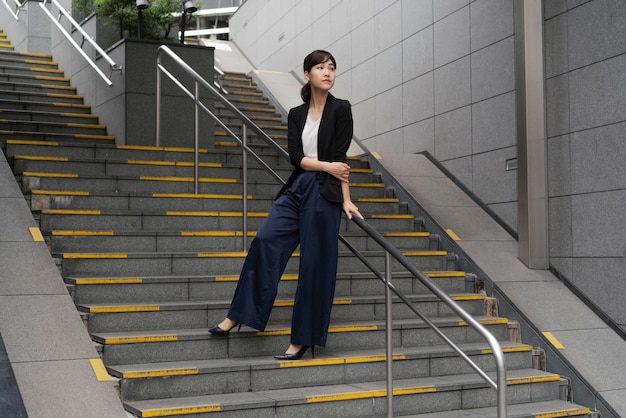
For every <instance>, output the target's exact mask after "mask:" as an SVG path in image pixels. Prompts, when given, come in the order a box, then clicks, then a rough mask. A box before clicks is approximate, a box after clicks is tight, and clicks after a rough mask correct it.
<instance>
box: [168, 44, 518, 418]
mask: <svg viewBox="0 0 626 418" xmlns="http://www.w3.org/2000/svg"><path fill="white" fill-rule="evenodd" d="M161 53H166V54H168V55H169V56H170V57H171V58H172V59H173V60H174V61H175V62H176V64H178V65H179V66H180V68H182V69H183V70H184V71H185V72H186V73H187V74H188V75H190V76H191V77H193V78H194V82H195V91H194V93H192V92H190V91H189V90H188V89H187V88H186V87H185V86H183V85H182V83H181V82H180V81H179V80H177V79H176V78H175V77H174V76H173V75H172V74H171V73H170V72H168V71H167V70H166V69H165V68H164V67H163V66H162V64H161ZM160 72H163V73H164V74H166V75H167V76H168V77H169V78H170V79H171V80H172V81H173V82H174V83H175V84H176V85H177V86H178V87H179V88H181V89H182V90H183V91H184V92H185V93H186V94H187V96H188V97H190V98H191V99H193V100H194V102H195V105H196V106H195V107H196V112H195V126H196V128H195V136H196V137H195V141H194V142H195V161H194V166H195V169H194V171H195V184H196V193H197V184H198V153H199V149H198V109H202V110H204V111H205V112H206V113H207V114H209V115H210V116H211V117H212V118H213V119H214V120H215V121H216V122H217V123H218V124H220V126H221V127H222V128H223V129H225V130H226V132H227V133H228V134H229V135H230V136H231V137H233V138H235V139H236V140H237V141H238V142H239V143H240V144H241V146H242V149H243V154H242V156H243V167H242V171H243V173H242V178H243V190H244V192H243V196H242V200H243V203H242V206H243V211H242V213H243V223H244V228H243V229H244V231H243V238H244V239H243V242H244V251H245V250H246V245H247V244H246V237H247V224H246V219H245V218H246V214H247V209H246V208H247V206H246V201H247V193H246V190H247V174H246V171H247V170H246V156H248V155H250V156H252V157H253V158H255V159H256V160H257V161H258V162H259V163H261V165H262V166H263V167H264V168H265V169H266V170H268V171H269V172H270V173H271V174H272V175H273V176H274V177H275V178H276V179H277V180H278V181H279V182H281V183H283V184H284V183H285V181H284V180H283V179H282V178H281V177H280V176H279V175H278V174H276V172H275V171H274V170H272V168H271V167H269V166H268V165H267V164H266V163H265V162H264V161H262V159H261V158H260V157H259V156H258V155H257V154H256V153H255V152H254V151H253V150H252V149H250V148H249V147H248V145H247V130H248V129H252V131H253V132H254V133H255V134H257V135H258V136H259V138H261V139H262V140H264V141H265V142H266V143H267V144H268V145H270V146H271V147H272V148H274V150H275V151H276V152H277V153H278V155H279V156H281V157H283V158H285V159H286V160H287V161H289V154H288V153H287V152H286V151H285V150H284V149H283V148H281V147H280V145H278V144H277V143H276V142H275V141H274V140H272V139H271V138H270V137H269V136H268V135H267V134H266V133H265V132H263V131H262V130H261V129H260V128H259V127H258V126H257V125H256V124H254V123H253V122H252V121H251V120H250V119H249V118H248V117H247V116H246V115H245V114H243V112H241V111H240V110H239V109H237V108H236V107H235V106H234V105H233V104H232V103H230V101H228V100H227V99H226V98H225V97H223V96H222V95H221V94H220V93H219V92H218V91H217V90H216V89H215V88H214V87H213V86H212V85H211V84H210V83H208V82H207V81H206V80H204V79H203V78H202V77H201V76H200V75H199V74H198V73H197V72H196V71H195V70H193V69H192V68H191V67H190V66H189V65H188V64H187V63H185V62H184V61H183V60H182V59H181V58H180V57H179V56H178V55H176V54H175V53H174V52H173V51H172V50H171V49H170V48H168V47H167V46H164V45H162V46H160V47H159V48H158V49H157V119H156V124H157V132H156V133H157V144H156V145H157V146H160V132H159V131H160V112H161V111H160V107H161V105H160V95H161V86H160V84H161V80H160V79H161V77H160ZM199 85H202V86H203V87H205V88H206V89H207V90H209V92H211V94H212V95H213V97H214V98H215V99H217V100H218V101H219V102H220V103H222V104H223V105H224V106H225V107H226V108H227V109H229V110H230V111H231V112H233V113H234V114H235V116H236V117H237V118H239V120H241V122H242V131H243V135H242V136H243V138H239V137H238V136H237V135H236V134H235V133H233V132H232V131H231V130H230V129H229V128H228V127H226V125H224V124H223V123H222V122H221V121H220V120H219V118H218V117H217V116H216V115H215V114H214V113H213V112H211V111H210V110H209V109H208V108H207V107H206V106H205V105H204V104H202V103H201V102H200V99H199V96H198V86H199ZM352 221H353V222H354V223H355V224H357V226H359V227H360V228H361V229H362V230H363V231H364V232H365V233H366V234H367V235H369V236H370V237H372V238H373V239H374V240H375V241H376V242H377V243H378V244H379V245H380V246H381V247H382V248H383V249H384V250H385V274H382V273H380V272H379V271H377V269H376V268H375V267H374V266H373V265H372V264H371V263H370V262H369V261H368V260H367V258H366V257H365V256H364V255H363V254H361V252H360V251H359V250H358V249H356V248H355V247H354V246H353V245H352V244H351V243H350V242H349V241H347V240H346V239H345V238H344V237H343V236H342V235H341V234H339V240H340V241H341V242H342V243H343V244H344V245H345V246H346V247H347V248H348V249H349V250H350V251H351V252H352V253H353V254H354V255H355V256H356V257H357V258H358V259H359V260H360V261H361V262H362V263H363V264H364V265H365V266H366V267H367V268H368V269H369V270H370V271H372V272H373V273H374V275H375V276H376V277H377V278H378V279H380V280H381V281H382V282H384V283H385V295H386V298H385V307H386V315H385V316H386V323H387V326H386V331H385V332H386V352H387V356H386V361H387V414H388V416H389V417H392V416H393V408H392V405H393V403H392V402H393V373H392V362H393V352H392V351H393V347H392V339H391V334H392V326H391V325H392V315H391V303H392V300H391V293H394V294H395V295H396V296H397V297H398V298H399V299H400V300H401V301H402V302H403V303H404V304H406V305H407V306H408V307H409V309H411V310H412V311H413V312H414V313H415V314H416V315H417V316H419V317H420V318H421V319H422V320H423V321H424V323H426V324H427V325H428V326H429V327H430V328H432V330H433V331H434V332H435V333H436V334H437V335H438V336H439V337H440V338H441V339H442V340H443V341H444V342H445V343H446V344H448V345H449V346H450V347H451V348H452V349H453V350H454V351H455V352H456V353H457V354H458V355H459V356H460V357H461V358H462V359H463V360H464V361H465V362H466V363H468V364H469V366H470V367H471V368H472V369H474V371H475V372H476V373H478V375H479V376H480V377H481V378H482V379H483V380H485V381H486V382H487V383H488V384H489V386H491V387H492V388H493V389H494V390H495V391H496V393H497V416H498V418H505V417H506V410H507V405H506V367H505V364H504V353H503V351H502V347H501V346H500V343H499V342H498V340H497V339H496V338H495V337H494V336H493V335H492V334H491V333H490V332H489V331H487V329H486V328H485V327H484V326H483V325H482V324H481V323H480V322H478V321H477V320H476V319H474V318H473V317H472V316H471V315H470V314H469V313H467V312H466V311H465V310H464V309H463V308H462V307H461V306H460V305H459V304H458V303H457V302H456V301H454V299H452V298H451V297H450V296H449V295H448V294H447V293H445V292H444V291H442V290H441V289H439V287H437V285H436V284H435V283H434V282H433V281H432V280H431V279H430V278H429V277H428V276H426V275H425V274H424V273H423V272H422V271H421V270H420V269H418V268H417V267H416V266H415V265H414V264H413V263H411V261H410V260H408V259H407V258H406V257H405V256H404V255H403V254H402V253H401V252H400V251H399V250H398V249H397V248H396V247H395V246H393V245H392V244H391V243H389V242H388V241H387V240H386V239H385V238H384V237H383V236H382V235H380V233H378V232H377V231H376V230H375V229H374V228H372V227H371V226H370V225H369V224H368V223H367V222H365V220H363V219H360V218H357V217H356V216H353V217H352ZM392 257H393V258H394V259H396V260H397V261H398V262H399V263H400V264H401V265H402V266H403V267H404V268H406V269H407V270H408V271H409V272H410V273H411V274H413V276H415V277H416V278H417V279H418V280H419V281H420V282H422V284H424V286H426V287H427V288H428V289H429V290H430V291H431V292H432V293H433V294H434V295H435V296H437V297H438V298H439V299H440V300H441V301H443V302H444V303H445V304H446V305H448V307H450V308H451V309H452V310H453V311H454V312H455V313H456V314H457V315H458V316H459V317H460V318H461V319H463V320H464V321H465V322H466V323H467V325H468V326H469V327H471V328H472V329H474V330H475V331H476V332H478V333H479V334H480V335H481V336H482V337H483V338H484V339H485V340H486V341H487V343H488V345H489V347H490V348H491V352H492V354H493V356H494V358H495V363H496V381H495V382H494V380H493V379H492V378H491V377H489V376H488V375H487V373H486V372H485V371H483V370H482V369H481V368H480V366H478V365H477V364H476V363H475V362H474V361H473V360H472V359H471V358H469V356H468V355H467V354H465V353H464V352H463V350H462V349H461V348H460V347H459V346H458V345H457V344H455V343H454V342H453V341H452V340H451V339H450V338H449V337H448V336H446V335H445V334H444V333H443V331H441V330H440V329H439V327H437V325H435V324H434V323H433V322H432V321H431V320H430V319H429V318H427V317H426V316H425V315H424V314H422V313H421V312H420V311H419V310H418V309H417V308H416V307H415V305H414V304H413V302H411V301H410V300H409V299H408V298H407V297H406V295H404V293H403V292H401V291H400V290H398V289H396V288H395V286H394V285H393V283H392V282H391V278H392V277H391V275H392V273H391V258H392Z"/></svg>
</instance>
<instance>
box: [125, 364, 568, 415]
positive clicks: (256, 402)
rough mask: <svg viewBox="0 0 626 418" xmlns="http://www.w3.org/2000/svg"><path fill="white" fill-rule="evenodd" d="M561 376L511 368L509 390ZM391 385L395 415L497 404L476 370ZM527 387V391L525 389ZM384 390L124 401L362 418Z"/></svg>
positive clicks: (150, 410) (334, 388) (380, 385)
mask: <svg viewBox="0 0 626 418" xmlns="http://www.w3.org/2000/svg"><path fill="white" fill-rule="evenodd" d="M559 379H560V377H559V376H558V375H555V374H552V373H546V372H541V371H537V370H531V369H525V370H514V371H511V372H509V373H507V384H508V386H509V387H510V390H516V392H519V393H520V396H519V399H516V402H517V403H528V402H531V401H541V400H549V399H550V398H549V396H550V395H552V394H554V393H555V392H558V381H559ZM458 382H462V383H458ZM533 383H535V384H536V385H539V386H541V387H542V388H545V390H544V391H542V392H540V393H538V394H537V396H536V397H535V399H531V396H530V390H528V389H527V388H525V387H528V386H529V385H531V384H533ZM393 391H394V414H397V415H406V414H407V413H411V412H413V411H414V410H415V409H416V405H422V406H425V408H424V409H425V410H430V411H432V412H437V411H441V410H442V409H443V408H446V409H450V407H452V408H454V407H455V406H456V407H463V406H465V405H464V404H465V403H467V404H471V405H473V406H475V407H488V406H494V405H495V392H494V391H493V390H492V389H491V388H490V387H489V386H487V384H486V383H484V382H483V381H482V380H481V379H480V377H477V376H475V375H456V376H450V378H432V377H429V378H414V379H398V380H396V381H394V388H393ZM523 393H525V395H522V394H523ZM533 393H534V392H533ZM386 394H387V386H386V382H385V381H378V382H367V383H363V384H352V385H349V384H340V385H325V386H314V387H308V388H292V389H280V390H275V391H258V392H241V393H233V394H224V395H208V396H197V397H184V398H172V399H162V400H153V401H152V400H148V401H134V402H125V405H126V407H127V408H128V410H129V411H130V412H131V413H134V414H136V415H138V416H139V417H142V416H159V415H160V414H162V415H165V414H167V415H168V416H176V415H181V416H182V415H185V414H190V413H194V414H199V413H204V412H207V413H208V412H216V411H223V412H233V413H234V412H235V411H237V414H236V415H237V416H241V417H248V416H249V417H274V416H311V415H310V414H315V415H316V416H341V417H359V418H360V417H364V416H383V415H384V413H385V411H386ZM468 397H469V398H470V399H468ZM468 406H469V405H468ZM144 414H145V415H144ZM197 416H202V415H197ZM207 416H208V415H207Z"/></svg>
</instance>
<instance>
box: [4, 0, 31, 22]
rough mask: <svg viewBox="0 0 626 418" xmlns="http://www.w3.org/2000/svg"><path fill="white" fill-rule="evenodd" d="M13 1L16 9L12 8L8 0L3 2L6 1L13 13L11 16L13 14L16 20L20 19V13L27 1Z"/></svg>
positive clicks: (5, 3) (7, 6)
mask: <svg viewBox="0 0 626 418" xmlns="http://www.w3.org/2000/svg"><path fill="white" fill-rule="evenodd" d="M11 2H12V3H14V4H15V10H13V9H12V8H11V5H10V4H9V3H8V2H7V0H2V3H4V5H5V6H6V8H7V10H8V11H9V13H11V16H13V17H14V18H15V20H20V16H19V14H20V12H21V11H22V9H23V8H24V5H25V4H26V1H24V2H20V1H19V0H11Z"/></svg>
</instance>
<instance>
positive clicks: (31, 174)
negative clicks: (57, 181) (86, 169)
mask: <svg viewBox="0 0 626 418" xmlns="http://www.w3.org/2000/svg"><path fill="white" fill-rule="evenodd" d="M22 176H25V177H54V178H72V179H77V178H78V174H75V173H42V172H36V171H24V172H23V173H22Z"/></svg>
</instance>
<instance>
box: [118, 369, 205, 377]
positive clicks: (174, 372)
mask: <svg viewBox="0 0 626 418" xmlns="http://www.w3.org/2000/svg"><path fill="white" fill-rule="evenodd" d="M199 372H200V370H199V369H198V368H196V367H191V368H181V369H165V370H145V371H139V370H137V371H131V372H124V373H122V377H123V378H124V379H144V378H148V377H163V376H188V375H196V374H198V373H199Z"/></svg>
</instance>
